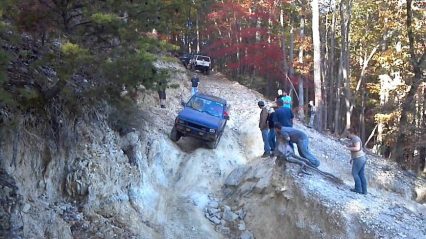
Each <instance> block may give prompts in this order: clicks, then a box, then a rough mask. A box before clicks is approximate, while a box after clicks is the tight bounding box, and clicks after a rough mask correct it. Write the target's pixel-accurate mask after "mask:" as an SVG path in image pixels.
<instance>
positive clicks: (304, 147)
mask: <svg viewBox="0 0 426 239" xmlns="http://www.w3.org/2000/svg"><path fill="white" fill-rule="evenodd" d="M308 145H309V141H308V139H302V140H299V142H297V150H298V151H299V155H300V156H301V157H304V158H305V159H307V160H309V162H311V166H314V167H318V166H319V165H320V161H319V160H318V159H317V158H316V157H315V156H314V155H313V154H312V153H311V151H310V150H309V148H308Z"/></svg>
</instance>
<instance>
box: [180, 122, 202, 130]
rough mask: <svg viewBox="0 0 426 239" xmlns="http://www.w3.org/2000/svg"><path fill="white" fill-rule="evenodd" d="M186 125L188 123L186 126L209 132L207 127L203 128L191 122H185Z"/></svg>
mask: <svg viewBox="0 0 426 239" xmlns="http://www.w3.org/2000/svg"><path fill="white" fill-rule="evenodd" d="M185 123H186V125H188V126H189V127H192V128H197V129H200V130H203V131H207V129H206V128H205V127H203V126H201V125H198V124H194V123H191V122H185Z"/></svg>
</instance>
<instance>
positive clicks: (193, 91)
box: [191, 87, 198, 95]
mask: <svg viewBox="0 0 426 239" xmlns="http://www.w3.org/2000/svg"><path fill="white" fill-rule="evenodd" d="M197 93H198V87H192V89H191V95H195V94H197Z"/></svg>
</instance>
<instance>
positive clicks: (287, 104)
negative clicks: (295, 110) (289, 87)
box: [281, 92, 293, 110]
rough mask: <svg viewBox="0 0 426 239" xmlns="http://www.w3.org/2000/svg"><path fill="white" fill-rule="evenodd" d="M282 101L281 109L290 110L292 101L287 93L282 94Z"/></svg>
mask: <svg viewBox="0 0 426 239" xmlns="http://www.w3.org/2000/svg"><path fill="white" fill-rule="evenodd" d="M281 99H282V100H283V107H285V108H289V109H290V110H291V104H292V101H293V100H292V99H291V96H290V95H289V94H287V92H284V96H283V97H282V98H281Z"/></svg>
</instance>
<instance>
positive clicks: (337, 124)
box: [334, 47, 343, 135]
mask: <svg viewBox="0 0 426 239" xmlns="http://www.w3.org/2000/svg"><path fill="white" fill-rule="evenodd" d="M342 58H343V47H340V59H339V72H338V75H337V81H336V108H335V109H334V133H335V134H336V135H339V134H340V133H341V132H340V119H341V117H340V100H341V97H342V96H341V89H342V88H341V82H342V69H343V62H342Z"/></svg>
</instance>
